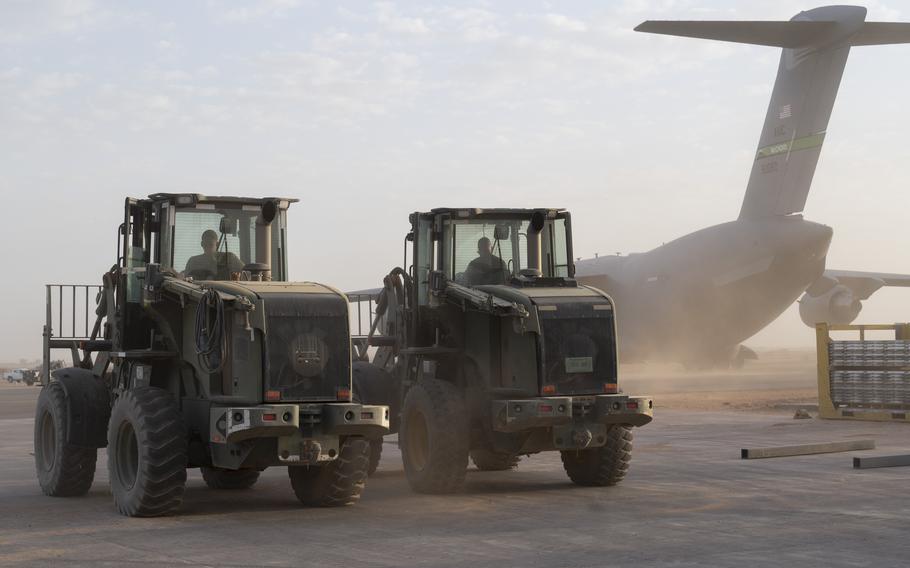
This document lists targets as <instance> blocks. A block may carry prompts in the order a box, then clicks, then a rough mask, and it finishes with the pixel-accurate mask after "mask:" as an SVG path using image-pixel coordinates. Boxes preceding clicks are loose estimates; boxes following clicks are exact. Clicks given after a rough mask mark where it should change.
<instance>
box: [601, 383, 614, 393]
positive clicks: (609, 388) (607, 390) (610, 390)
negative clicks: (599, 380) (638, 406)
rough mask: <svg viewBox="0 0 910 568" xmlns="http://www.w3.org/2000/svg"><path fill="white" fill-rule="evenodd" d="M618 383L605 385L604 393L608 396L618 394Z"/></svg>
mask: <svg viewBox="0 0 910 568" xmlns="http://www.w3.org/2000/svg"><path fill="white" fill-rule="evenodd" d="M616 391H617V387H616V383H604V392H605V393H607V394H616Z"/></svg>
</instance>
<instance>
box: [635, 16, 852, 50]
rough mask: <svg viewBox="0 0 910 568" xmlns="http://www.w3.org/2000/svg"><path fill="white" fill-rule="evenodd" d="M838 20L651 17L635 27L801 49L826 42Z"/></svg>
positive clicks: (636, 29)
mask: <svg viewBox="0 0 910 568" xmlns="http://www.w3.org/2000/svg"><path fill="white" fill-rule="evenodd" d="M836 27H837V24H836V23H835V22H809V21H790V22H776V21H773V22H765V21H760V22H759V21H753V22H749V21H722V20H718V21H691V20H690V21H687V20H679V21H672V20H648V21H646V22H642V23H641V24H639V25H638V27H636V28H635V31H637V32H648V33H652V34H664V35H673V36H682V37H694V38H700V39H716V40H718V41H732V42H736V43H751V44H753V45H769V46H772V47H786V48H798V47H807V46H810V45H814V44H815V43H816V42H821V41H824V40H825V38H826V37H828V36H829V35H830V34H831V32H833V31H835V29H836Z"/></svg>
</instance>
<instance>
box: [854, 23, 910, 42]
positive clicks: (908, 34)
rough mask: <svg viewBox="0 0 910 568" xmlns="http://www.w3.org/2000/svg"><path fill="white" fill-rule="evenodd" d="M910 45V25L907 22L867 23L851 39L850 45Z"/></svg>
mask: <svg viewBox="0 0 910 568" xmlns="http://www.w3.org/2000/svg"><path fill="white" fill-rule="evenodd" d="M889 43H910V24H908V23H905V22H866V23H865V24H863V27H861V28H860V29H859V31H858V32H856V34H855V35H854V36H853V37H852V38H850V45H886V44H889Z"/></svg>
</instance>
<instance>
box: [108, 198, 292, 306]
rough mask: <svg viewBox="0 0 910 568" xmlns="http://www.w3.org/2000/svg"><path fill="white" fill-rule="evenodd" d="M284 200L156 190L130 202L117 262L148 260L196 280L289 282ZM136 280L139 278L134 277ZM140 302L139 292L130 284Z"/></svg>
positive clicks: (129, 267) (130, 266) (136, 269)
mask: <svg viewBox="0 0 910 568" xmlns="http://www.w3.org/2000/svg"><path fill="white" fill-rule="evenodd" d="M295 201H297V200H296V199H286V198H263V199H254V198H240V197H208V196H204V195H198V194H170V193H157V194H154V195H150V196H149V198H148V199H132V198H128V199H127V200H126V206H125V215H124V222H123V224H122V225H121V226H120V235H121V241H120V243H119V246H118V253H117V256H118V264H119V265H121V266H123V267H124V268H126V271H127V273H131V274H133V275H134V276H135V275H136V274H137V273H140V272H142V271H143V270H144V268H145V266H146V265H147V264H149V263H156V264H158V265H159V266H160V268H161V270H168V271H173V272H176V273H178V274H181V275H182V276H184V277H188V278H193V279H195V280H232V279H234V280H273V281H279V282H285V281H287V278H288V276H287V254H286V250H287V236H286V227H287V209H288V207H289V205H290V204H291V203H293V202H295ZM133 280H135V278H134V279H133ZM129 287H130V290H129V296H130V299H131V300H133V301H138V293H139V290H138V289H136V288H135V287H134V286H129Z"/></svg>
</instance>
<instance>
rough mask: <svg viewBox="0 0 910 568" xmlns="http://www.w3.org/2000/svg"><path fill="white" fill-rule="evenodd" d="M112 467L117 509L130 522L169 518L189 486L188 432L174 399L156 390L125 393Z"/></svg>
mask: <svg viewBox="0 0 910 568" xmlns="http://www.w3.org/2000/svg"><path fill="white" fill-rule="evenodd" d="M107 439H108V446H107V456H108V461H107V466H108V472H109V474H110V479H111V493H113V495H114V503H115V505H116V506H117V509H118V510H119V511H120V512H121V513H122V514H124V515H126V516H128V517H158V516H162V515H170V514H172V513H174V512H176V511H177V509H179V508H180V505H181V503H182V502H183V492H184V488H185V486H186V465H187V441H186V427H185V426H184V424H183V418H182V417H181V416H180V410H179V409H178V407H177V403H176V401H175V400H174V397H173V396H171V394H170V393H169V392H167V391H165V390H163V389H159V388H155V387H139V388H135V389H131V390H128V391H125V392H123V394H121V395H120V397H119V398H118V399H117V402H115V403H114V408H113V410H112V411H111V420H110V423H109V425H108V431H107Z"/></svg>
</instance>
